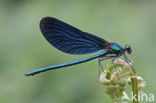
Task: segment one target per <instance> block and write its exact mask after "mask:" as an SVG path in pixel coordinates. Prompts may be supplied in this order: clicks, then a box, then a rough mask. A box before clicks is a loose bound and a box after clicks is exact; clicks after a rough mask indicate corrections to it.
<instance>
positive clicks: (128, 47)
mask: <svg viewBox="0 0 156 103" xmlns="http://www.w3.org/2000/svg"><path fill="white" fill-rule="evenodd" d="M125 51H126V52H127V53H128V54H131V52H132V48H131V47H130V45H125Z"/></svg>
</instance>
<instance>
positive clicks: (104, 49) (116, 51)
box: [25, 17, 132, 76]
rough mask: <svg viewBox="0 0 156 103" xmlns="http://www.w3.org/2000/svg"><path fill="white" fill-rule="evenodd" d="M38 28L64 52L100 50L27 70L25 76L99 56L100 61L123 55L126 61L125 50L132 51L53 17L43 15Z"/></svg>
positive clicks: (52, 43)
mask: <svg viewBox="0 0 156 103" xmlns="http://www.w3.org/2000/svg"><path fill="white" fill-rule="evenodd" d="M40 30H41V32H42V34H43V36H44V37H45V39H46V40H47V41H48V42H49V43H50V44H51V45H53V46H54V47H55V48H57V49H59V50H61V51H63V52H65V53H69V54H77V55H79V54H89V53H94V52H98V51H101V52H100V53H98V54H96V55H93V56H91V57H88V58H85V59H81V60H77V61H73V62H69V63H65V64H60V65H54V66H49V67H45V68H42V69H37V70H34V71H31V72H28V73H27V74H25V75H26V76H33V75H35V74H38V73H41V72H44V71H48V70H53V69H57V68H61V67H67V66H71V65H75V64H79V63H84V62H87V61H90V60H92V59H95V58H99V60H100V61H101V60H105V59H110V58H111V59H112V60H113V61H114V60H115V59H116V58H118V57H120V56H122V55H123V56H124V58H125V60H126V61H127V57H126V55H125V52H127V53H129V54H131V52H132V49H131V47H130V46H129V45H126V46H125V47H121V46H120V45H118V44H117V43H114V42H108V41H106V40H104V39H102V38H100V37H97V36H95V35H92V34H89V33H86V32H83V31H81V30H79V29H77V28H75V27H73V26H71V25H69V24H67V23H65V22H63V21H60V20H58V19H56V18H53V17H44V18H43V19H42V20H41V22H40Z"/></svg>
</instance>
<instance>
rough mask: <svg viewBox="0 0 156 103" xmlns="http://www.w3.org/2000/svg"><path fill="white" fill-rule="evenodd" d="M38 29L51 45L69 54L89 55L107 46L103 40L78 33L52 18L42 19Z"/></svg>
mask: <svg viewBox="0 0 156 103" xmlns="http://www.w3.org/2000/svg"><path fill="white" fill-rule="evenodd" d="M40 29H41V32H42V34H43V35H44V37H45V38H46V40H47V41H48V42H49V43H50V44H51V45H53V46H54V47H55V48H57V49H59V50H61V51H63V52H65V53H69V54H89V53H93V52H97V51H99V50H102V49H105V48H106V46H107V45H109V43H108V42H107V41H105V40H104V39H102V38H99V37H97V36H95V35H91V34H89V33H86V32H83V31H80V30H78V29H77V28H75V27H73V26H71V25H69V24H67V23H64V22H62V21H60V20H58V19H56V18H53V17H45V18H43V19H42V20H41V22H40Z"/></svg>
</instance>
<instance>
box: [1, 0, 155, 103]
mask: <svg viewBox="0 0 156 103" xmlns="http://www.w3.org/2000/svg"><path fill="white" fill-rule="evenodd" d="M45 16H52V17H56V18H58V19H60V20H62V21H65V22H67V23H69V24H71V25H73V26H75V27H77V28H79V29H81V30H83V31H86V32H89V33H92V34H94V35H97V36H100V37H102V38H104V39H106V40H108V41H115V42H117V43H119V44H120V45H122V46H124V45H125V44H130V45H131V46H132V48H133V52H132V55H128V57H129V58H130V59H131V60H132V61H133V65H134V66H135V68H136V71H137V72H138V73H139V75H141V76H142V77H143V78H144V80H145V81H146V82H147V86H146V88H144V91H145V92H146V93H150V94H156V82H155V80H154V79H155V77H156V68H155V66H156V61H155V60H156V56H155V53H156V46H155V45H156V1H155V0H120V1H118V0H77V1H75V0H4V1H3V0H1V1H0V103H104V102H105V103H111V98H110V97H109V96H108V95H106V93H105V91H104V87H103V86H102V85H101V84H98V83H97V81H96V80H97V77H98V71H97V66H98V64H97V60H92V61H90V62H87V63H85V64H80V65H76V66H72V67H66V68H62V69H59V70H54V71H49V72H46V73H41V74H39V75H36V76H34V77H25V76H24V74H25V73H26V72H28V71H31V70H33V69H38V68H42V67H46V66H51V65H56V64H61V63H65V62H71V61H74V60H78V59H82V58H85V57H88V56H91V55H93V54H90V55H70V54H66V53H63V52H61V51H59V50H57V49H55V48H54V47H52V46H51V45H50V44H49V43H48V42H47V41H46V40H45V39H44V37H43V36H42V35H41V32H40V30H39V22H40V20H41V18H42V17H45ZM109 63H110V62H108V61H104V63H103V66H104V67H106V66H107V65H108V64H109ZM153 103H154V102H153Z"/></svg>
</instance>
